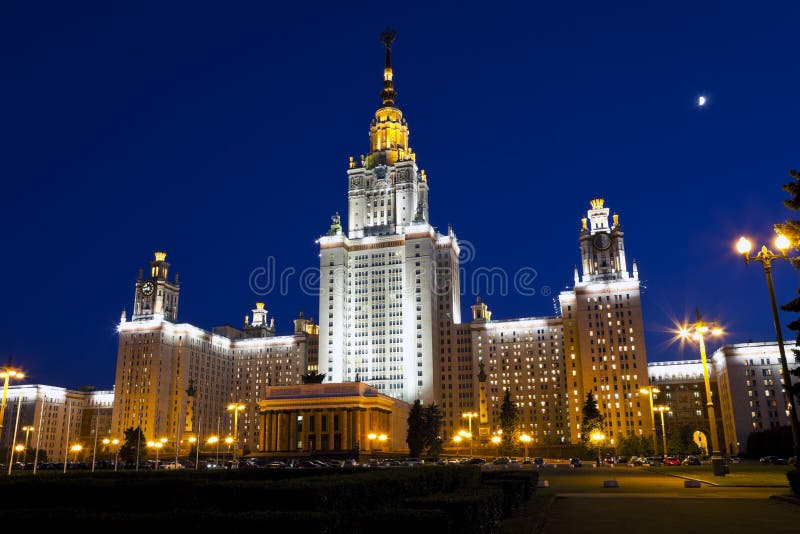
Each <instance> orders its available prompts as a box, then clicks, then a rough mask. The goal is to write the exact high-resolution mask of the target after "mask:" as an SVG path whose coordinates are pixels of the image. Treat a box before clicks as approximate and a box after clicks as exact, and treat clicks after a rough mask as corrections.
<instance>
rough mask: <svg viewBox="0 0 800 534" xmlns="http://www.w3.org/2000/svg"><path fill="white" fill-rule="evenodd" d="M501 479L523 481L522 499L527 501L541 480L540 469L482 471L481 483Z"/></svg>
mask: <svg viewBox="0 0 800 534" xmlns="http://www.w3.org/2000/svg"><path fill="white" fill-rule="evenodd" d="M499 480H519V481H522V483H523V490H522V499H523V501H527V500H528V499H530V498H531V497H532V496H533V493H534V492H535V491H536V484H537V482H539V470H537V469H531V470H520V471H482V472H481V483H482V484H487V483H491V482H496V481H499Z"/></svg>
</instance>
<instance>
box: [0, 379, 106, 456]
mask: <svg viewBox="0 0 800 534" xmlns="http://www.w3.org/2000/svg"><path fill="white" fill-rule="evenodd" d="M113 404H114V392H113V391H76V390H69V389H65V388H60V387H54V386H43V385H21V386H10V387H9V388H8V397H7V405H6V413H5V417H4V421H3V438H2V445H3V446H5V447H8V446H11V445H12V444H13V443H16V444H23V445H24V444H25V440H26V435H25V434H26V433H25V432H24V431H22V427H25V426H32V427H33V430H32V431H30V432H28V433H27V434H28V436H27V441H28V449H30V450H31V451H32V450H33V449H35V448H37V444H38V448H40V449H43V450H45V451H47V458H48V460H49V461H54V462H60V461H63V460H64V458H65V453H66V451H67V450H68V448H69V447H70V446H72V445H81V446H82V447H83V449H82V451H81V452H80V454H79V455H78V459H79V460H87V459H88V460H89V461H91V458H92V452H93V450H94V446H95V443H97V447H98V454H99V453H100V451H101V450H102V439H103V438H104V437H107V436H111V412H112V407H113ZM18 407H19V424H18V425H16V422H17V409H18ZM15 426H16V427H17V435H16V439H15V437H14V428H15ZM95 436H97V439H95ZM72 459H73V455H72V454H70V455H69V460H72ZM4 461H7V459H6V460H4ZM20 461H21V460H20ZM28 461H33V456H32V455H29V456H28Z"/></svg>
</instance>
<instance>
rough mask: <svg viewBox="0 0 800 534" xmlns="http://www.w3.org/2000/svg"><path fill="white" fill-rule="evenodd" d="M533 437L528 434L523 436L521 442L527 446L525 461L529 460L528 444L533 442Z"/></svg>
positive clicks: (520, 438)
mask: <svg viewBox="0 0 800 534" xmlns="http://www.w3.org/2000/svg"><path fill="white" fill-rule="evenodd" d="M531 439H532V438H531V437H530V436H529V435H528V434H522V435H521V436H520V437H519V440H520V441H521V442H522V443H524V444H525V459H526V460H527V459H528V444H529V443H530V442H531Z"/></svg>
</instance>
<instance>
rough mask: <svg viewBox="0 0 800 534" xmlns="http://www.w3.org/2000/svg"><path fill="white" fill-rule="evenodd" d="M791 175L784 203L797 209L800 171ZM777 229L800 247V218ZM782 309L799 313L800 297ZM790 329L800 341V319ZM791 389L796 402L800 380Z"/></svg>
mask: <svg viewBox="0 0 800 534" xmlns="http://www.w3.org/2000/svg"><path fill="white" fill-rule="evenodd" d="M789 176H791V177H792V178H793V179H794V181H793V182H789V183H787V184H784V185H783V187H782V189H783V190H784V191H786V192H787V193H789V196H790V198H789V199H787V200H784V201H783V205H784V206H786V207H787V208H789V209H790V210H792V211H797V210H799V209H800V172H798V171H795V170H790V171H789ZM775 231H776V232H778V233H780V234H783V235H785V236H786V237H787V238H789V241H790V242H791V244H792V247H793V248H794V249H795V250H797V249H800V220H787V221H785V222H783V223H781V224H776V225H775ZM791 262H792V265H793V266H794V268H795V269H798V270H800V258H792V260H791ZM798 293H800V288H798ZM781 309H782V310H783V311H789V312H795V313H799V312H800V297H797V298H795V299H794V300H792V301H791V302H789V303H787V304H784V305H783V306H781ZM789 329H790V330H794V331H795V332H797V333H798V334H797V342H798V343H800V319H795V320H794V321H792V322H791V323H789ZM799 346H800V345H799ZM792 352H793V353H794V357H795V363H800V349H796V348H795V349H792ZM787 363H788V362H787ZM789 373H790V374H791V375H792V376H796V377H800V366H797V367H795V368H793V369H789ZM790 391H791V392H792V395H793V396H794V397H795V403H796V402H797V401H798V400H800V381H798V382H796V383H794V384H792V385H791V387H790Z"/></svg>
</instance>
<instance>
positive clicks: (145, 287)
mask: <svg viewBox="0 0 800 534" xmlns="http://www.w3.org/2000/svg"><path fill="white" fill-rule="evenodd" d="M155 290H156V286H155V284H154V283H153V281H152V280H148V281H147V282H145V283H144V284H142V295H144V296H145V297H149V296H150V295H152V294H153V292H154V291H155Z"/></svg>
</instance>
